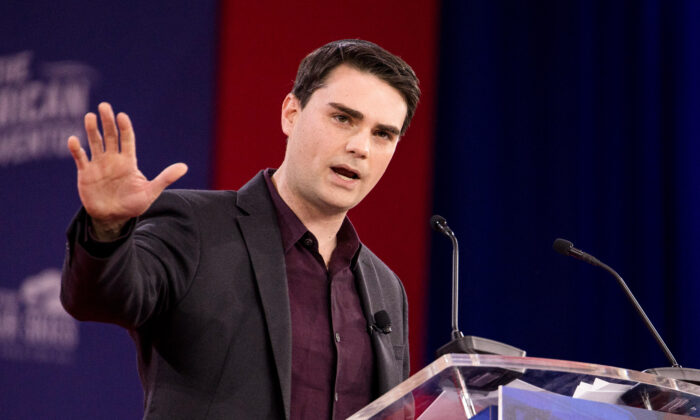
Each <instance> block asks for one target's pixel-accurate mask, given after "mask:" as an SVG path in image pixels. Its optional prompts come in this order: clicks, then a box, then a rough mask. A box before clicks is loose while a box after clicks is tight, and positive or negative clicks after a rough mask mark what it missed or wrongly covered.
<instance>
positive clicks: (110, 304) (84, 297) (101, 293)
mask: <svg viewBox="0 0 700 420" xmlns="http://www.w3.org/2000/svg"><path fill="white" fill-rule="evenodd" d="M88 217H89V216H88V215H87V213H86V212H85V210H84V209H81V210H80V211H79V212H78V214H77V215H76V217H75V218H74V219H73V221H72V223H71V225H70V227H69V228H68V232H67V237H68V243H67V246H66V257H65V260H64V265H63V274H62V278H61V303H62V304H63V306H64V308H65V309H66V311H68V313H70V314H71V315H73V316H74V317H75V318H76V319H78V320H83V321H99V322H108V323H113V324H117V325H121V326H123V327H126V328H130V329H134V328H138V327H140V326H142V325H143V324H145V323H146V322H148V321H149V320H151V319H153V318H154V317H157V316H158V315H159V314H161V313H163V312H164V311H166V310H167V309H168V308H169V307H171V306H173V305H176V304H177V302H178V301H179V300H180V299H181V298H182V297H183V296H184V295H185V294H186V293H187V290H188V289H189V286H190V284H191V282H192V279H193V278H194V275H195V273H196V270H197V266H198V261H199V250H200V245H201V244H200V239H199V230H198V228H197V218H196V217H195V214H194V211H193V209H192V207H191V205H190V204H189V202H188V201H187V200H186V199H185V198H184V196H183V195H182V194H180V193H177V192H172V191H165V192H163V193H162V194H161V196H160V197H159V198H158V200H156V202H155V203H154V204H153V205H152V206H151V208H149V210H148V211H147V212H146V213H145V214H144V215H142V216H141V217H140V218H138V219H137V220H136V221H135V223H131V224H130V226H128V227H127V228H126V232H125V233H124V236H123V237H122V238H120V239H119V240H117V241H116V242H115V243H111V244H106V245H105V244H103V245H101V246H95V244H94V243H93V244H92V246H91V243H90V240H89V237H88V231H87V229H88Z"/></svg>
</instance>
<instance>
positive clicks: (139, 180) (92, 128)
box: [68, 102, 187, 231]
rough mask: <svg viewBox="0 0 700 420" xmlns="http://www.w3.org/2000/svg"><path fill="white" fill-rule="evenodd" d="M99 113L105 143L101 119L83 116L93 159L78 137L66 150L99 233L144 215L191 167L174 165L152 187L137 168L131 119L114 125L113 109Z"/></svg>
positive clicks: (104, 107) (101, 109) (103, 107)
mask: <svg viewBox="0 0 700 420" xmlns="http://www.w3.org/2000/svg"><path fill="white" fill-rule="evenodd" d="M98 110H99V114H100V119H101V121H102V130H103V133H104V139H103V137H102V135H101V134H100V131H99V129H98V127H97V116H96V115H95V114H93V113H88V114H87V115H85V132H86V133H87V138H88V145H89V147H90V155H91V159H88V156H87V153H86V152H85V150H84V149H83V148H82V147H81V146H80V141H79V140H78V138H77V137H75V136H71V137H70V138H69V139H68V149H69V150H70V152H71V154H72V155H73V159H74V160H75V165H76V167H77V169H78V193H79V194H80V200H81V201H82V203H83V206H84V207H85V210H86V211H87V213H88V214H89V215H90V217H92V219H93V224H97V225H98V229H99V228H100V227H103V228H104V229H106V230H109V231H112V230H114V229H116V230H118V229H120V228H121V226H123V225H124V223H126V222H127V221H128V220H129V219H131V218H133V217H137V216H139V215H141V214H143V213H144V212H145V211H146V210H147V209H148V208H149V207H150V205H151V204H152V203H153V202H154V201H155V200H156V198H158V196H159V195H160V193H161V192H162V191H163V190H164V189H165V188H166V187H167V186H168V185H170V184H172V183H173V182H175V181H176V180H177V179H179V178H180V177H181V176H183V175H184V174H185V173H186V172H187V165H185V164H184V163H176V164H173V165H170V166H168V167H167V168H165V169H164V170H163V171H162V172H161V173H160V174H159V175H158V176H156V177H155V178H154V179H153V180H152V181H149V180H148V179H146V177H145V176H144V175H143V173H141V171H140V170H139V169H138V166H137V164H136V144H135V137H134V130H133V128H132V125H131V121H130V120H129V117H128V116H127V115H126V114H124V113H120V114H119V115H117V117H116V120H115V117H114V112H113V111H112V107H111V106H110V105H109V104H108V103H106V102H103V103H101V104H100V105H99V106H98ZM117 126H118V130H117ZM120 145H121V147H120Z"/></svg>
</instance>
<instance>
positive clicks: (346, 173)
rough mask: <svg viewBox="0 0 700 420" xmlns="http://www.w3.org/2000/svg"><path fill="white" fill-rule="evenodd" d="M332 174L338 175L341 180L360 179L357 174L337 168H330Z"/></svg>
mask: <svg viewBox="0 0 700 420" xmlns="http://www.w3.org/2000/svg"><path fill="white" fill-rule="evenodd" d="M331 169H332V170H333V172H335V173H336V174H338V175H340V176H341V177H342V178H347V179H360V176H359V175H358V174H357V172H355V171H353V170H351V169H347V168H341V167H338V166H334V167H332V168H331Z"/></svg>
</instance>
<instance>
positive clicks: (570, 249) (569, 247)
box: [552, 238, 680, 367]
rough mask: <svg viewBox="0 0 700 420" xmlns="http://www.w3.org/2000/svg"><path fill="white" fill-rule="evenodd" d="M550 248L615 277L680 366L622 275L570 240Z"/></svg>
mask: <svg viewBox="0 0 700 420" xmlns="http://www.w3.org/2000/svg"><path fill="white" fill-rule="evenodd" d="M552 248H554V250H555V251H557V252H558V253H560V254H562V255H566V256H568V257H574V258H576V259H579V260H581V261H585V262H587V263H588V264H591V265H593V266H596V267H600V268H602V269H604V270H605V271H607V272H608V273H610V274H611V275H612V276H613V277H615V279H616V280H617V282H618V284H619V285H620V287H622V290H624V292H625V295H627V298H629V300H630V302H631V303H632V306H634V309H635V310H636V311H637V313H638V314H639V316H640V317H641V318H642V320H644V324H645V325H646V326H647V329H649V331H650V332H651V334H652V335H653V336H654V339H655V340H656V342H657V343H658V344H659V346H660V347H661V350H663V352H664V354H665V355H666V358H667V359H668V360H669V361H670V362H671V365H672V366H673V367H680V365H679V364H678V362H677V361H676V358H675V357H673V354H671V350H669V348H668V346H666V343H665V342H664V340H663V338H661V335H660V334H659V332H658V331H656V328H654V325H653V324H652V323H651V321H650V320H649V317H648V316H647V314H646V313H645V312H644V309H642V306H641V305H640V304H639V302H638V301H637V298H635V297H634V295H633V294H632V291H631V290H630V288H629V287H627V283H625V281H624V280H623V279H622V277H621V276H620V275H619V274H618V273H617V271H615V270H613V269H612V268H611V267H610V266H609V265H607V264H605V263H603V262H602V261H600V260H599V259H597V258H596V257H594V256H592V255H590V254H587V253H585V252H583V251H581V250H580V249H576V248H574V244H573V243H571V242H570V241H567V240H566V239H561V238H557V239H555V240H554V244H552Z"/></svg>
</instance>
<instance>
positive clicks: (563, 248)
mask: <svg viewBox="0 0 700 420" xmlns="http://www.w3.org/2000/svg"><path fill="white" fill-rule="evenodd" d="M573 247H574V244H572V243H571V242H570V241H567V240H566V239H562V238H557V239H555V240H554V243H553V244H552V248H554V250H555V251H557V252H558V253H560V254H562V255H566V256H568V255H569V250H570V249H571V248H573Z"/></svg>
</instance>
